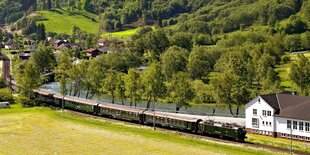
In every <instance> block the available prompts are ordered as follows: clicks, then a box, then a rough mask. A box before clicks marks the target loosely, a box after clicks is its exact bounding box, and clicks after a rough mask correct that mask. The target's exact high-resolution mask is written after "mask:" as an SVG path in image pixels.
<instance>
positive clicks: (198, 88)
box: [192, 80, 212, 103]
mask: <svg viewBox="0 0 310 155" xmlns="http://www.w3.org/2000/svg"><path fill="white" fill-rule="evenodd" d="M192 89H193V91H194V98H193V101H194V102H196V103H204V102H208V101H210V100H212V99H211V98H212V97H211V93H210V90H209V88H208V85H207V84H205V83H204V82H203V81H202V80H195V81H193V82H192Z"/></svg>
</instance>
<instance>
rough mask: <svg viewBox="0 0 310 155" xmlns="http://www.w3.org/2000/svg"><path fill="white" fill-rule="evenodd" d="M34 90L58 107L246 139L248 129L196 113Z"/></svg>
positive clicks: (168, 127)
mask: <svg viewBox="0 0 310 155" xmlns="http://www.w3.org/2000/svg"><path fill="white" fill-rule="evenodd" d="M34 92H35V94H36V97H37V98H39V99H41V100H42V101H44V102H45V103H47V104H49V105H52V106H55V107H59V108H64V109H69V110H74V111H78V112H82V113H87V114H91V115H96V116H102V117H109V118H113V119H118V120H123V121H129V122H133V123H137V124H141V125H149V126H152V125H155V126H156V127H160V128H167V129H173V130H178V131H182V132H187V133H192V134H199V135H203V136H212V137H218V138H222V139H228V140H234V141H238V142H244V141H245V139H246V130H245V128H244V127H242V126H240V125H237V124H235V123H223V122H218V121H214V120H203V119H201V118H198V117H195V115H184V114H177V113H168V112H159V111H152V110H148V109H143V108H134V107H128V106H124V105H117V104H111V103H107V102H98V101H95V100H90V99H83V98H78V97H73V96H64V95H61V94H59V93H56V92H51V91H49V90H45V89H36V90H34Z"/></svg>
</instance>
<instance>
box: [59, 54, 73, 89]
mask: <svg viewBox="0 0 310 155" xmlns="http://www.w3.org/2000/svg"><path fill="white" fill-rule="evenodd" d="M71 67H72V62H71V60H70V54H69V51H67V50H66V51H63V52H61V53H60V55H59V59H58V63H57V67H56V69H55V73H56V80H57V81H59V84H60V94H62V95H66V94H67V93H68V90H67V84H68V83H69V75H68V70H70V69H71Z"/></svg>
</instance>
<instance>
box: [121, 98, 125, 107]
mask: <svg viewBox="0 0 310 155" xmlns="http://www.w3.org/2000/svg"><path fill="white" fill-rule="evenodd" d="M121 98H122V105H124V97H121Z"/></svg>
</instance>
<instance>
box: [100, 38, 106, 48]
mask: <svg viewBox="0 0 310 155" xmlns="http://www.w3.org/2000/svg"><path fill="white" fill-rule="evenodd" d="M98 46H99V47H105V46H109V41H108V40H106V39H103V38H101V39H99V40H98Z"/></svg>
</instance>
